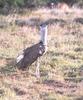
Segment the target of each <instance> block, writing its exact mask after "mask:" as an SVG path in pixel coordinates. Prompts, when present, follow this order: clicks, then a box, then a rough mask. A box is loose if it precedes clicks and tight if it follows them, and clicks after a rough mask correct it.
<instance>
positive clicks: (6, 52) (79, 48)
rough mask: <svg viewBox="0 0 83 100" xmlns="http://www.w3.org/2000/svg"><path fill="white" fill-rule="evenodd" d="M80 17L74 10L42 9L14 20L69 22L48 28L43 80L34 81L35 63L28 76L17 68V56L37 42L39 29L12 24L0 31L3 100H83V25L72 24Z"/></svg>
mask: <svg viewBox="0 0 83 100" xmlns="http://www.w3.org/2000/svg"><path fill="white" fill-rule="evenodd" d="M72 12H74V13H72ZM77 13H78V12H76V11H75V10H71V11H69V12H68V13H65V12H62V11H61V12H60V11H57V12H56V10H55V9H53V10H49V9H43V10H41V9H40V10H37V11H32V12H29V13H28V12H27V11H26V14H24V15H16V16H15V18H22V19H28V18H33V17H34V18H40V19H42V20H47V19H49V18H57V19H63V20H64V21H66V24H62V23H55V24H52V25H49V26H48V51H47V54H46V55H44V56H43V57H41V59H40V60H41V66H40V67H41V68H40V71H41V78H40V80H37V79H36V77H35V67H36V66H35V63H34V64H33V65H32V66H31V67H30V70H29V71H26V72H19V71H18V70H17V69H16V68H15V67H14V64H15V58H16V56H17V54H18V52H19V51H21V50H23V49H24V48H26V47H27V46H30V45H33V44H35V43H37V42H38V38H39V34H37V33H38V28H37V27H36V26H34V27H30V26H27V27H26V26H24V27H19V26H16V25H15V24H13V25H11V26H8V27H7V28H1V29H0V87H1V88H0V100H11V99H12V100H13V99H14V100H82V99H83V92H82V89H83V88H82V85H83V41H82V39H83V31H82V30H83V25H82V24H80V23H75V22H72V20H73V19H74V18H76V17H82V16H83V13H82V11H80V14H79V15H77ZM0 18H1V19H3V20H7V19H8V18H10V16H3V15H1V16H0ZM11 19H12V18H11Z"/></svg>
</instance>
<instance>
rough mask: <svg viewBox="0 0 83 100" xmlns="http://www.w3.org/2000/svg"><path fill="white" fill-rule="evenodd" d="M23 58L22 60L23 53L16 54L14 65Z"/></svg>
mask: <svg viewBox="0 0 83 100" xmlns="http://www.w3.org/2000/svg"><path fill="white" fill-rule="evenodd" d="M23 58H24V52H21V53H20V54H18V56H17V58H16V63H19V62H20V61H21V60H22V59H23Z"/></svg>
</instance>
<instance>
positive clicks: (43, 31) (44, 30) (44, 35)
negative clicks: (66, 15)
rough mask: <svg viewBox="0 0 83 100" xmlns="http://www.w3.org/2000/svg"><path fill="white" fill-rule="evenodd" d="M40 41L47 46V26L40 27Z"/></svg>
mask: <svg viewBox="0 0 83 100" xmlns="http://www.w3.org/2000/svg"><path fill="white" fill-rule="evenodd" d="M40 35H41V37H40V41H41V42H42V43H43V45H45V46H47V26H45V27H41V28H40Z"/></svg>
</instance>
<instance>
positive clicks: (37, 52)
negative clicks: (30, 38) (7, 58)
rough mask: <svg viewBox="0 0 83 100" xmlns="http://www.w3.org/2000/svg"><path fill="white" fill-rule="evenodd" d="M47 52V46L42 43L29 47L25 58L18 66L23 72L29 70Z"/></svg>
mask: <svg viewBox="0 0 83 100" xmlns="http://www.w3.org/2000/svg"><path fill="white" fill-rule="evenodd" d="M44 52H45V46H44V45H43V43H42V42H39V43H37V44H35V45H33V46H31V47H28V48H26V49H25V50H24V52H23V58H22V59H21V60H20V61H19V62H18V63H17V66H18V68H19V69H21V70H25V69H26V68H29V66H30V65H31V64H32V63H34V62H35V61H36V60H37V59H38V58H39V57H40V56H42V55H43V54H44Z"/></svg>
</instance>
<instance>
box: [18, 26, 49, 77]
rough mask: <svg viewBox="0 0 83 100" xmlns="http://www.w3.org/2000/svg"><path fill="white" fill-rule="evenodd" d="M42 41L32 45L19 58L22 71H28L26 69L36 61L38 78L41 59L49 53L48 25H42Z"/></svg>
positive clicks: (19, 66)
mask: <svg viewBox="0 0 83 100" xmlns="http://www.w3.org/2000/svg"><path fill="white" fill-rule="evenodd" d="M39 33H40V41H39V42H38V43H37V44H35V45H32V46H31V47H28V48H26V49H25V50H23V53H22V54H21V55H19V56H18V57H17V66H18V68H19V69H21V70H26V68H27V67H28V68H29V66H30V65H31V64H32V63H33V62H35V61H37V65H36V76H37V77H40V71H39V66H40V65H39V58H40V56H42V55H43V54H44V53H46V51H47V24H41V25H40V32H39Z"/></svg>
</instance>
